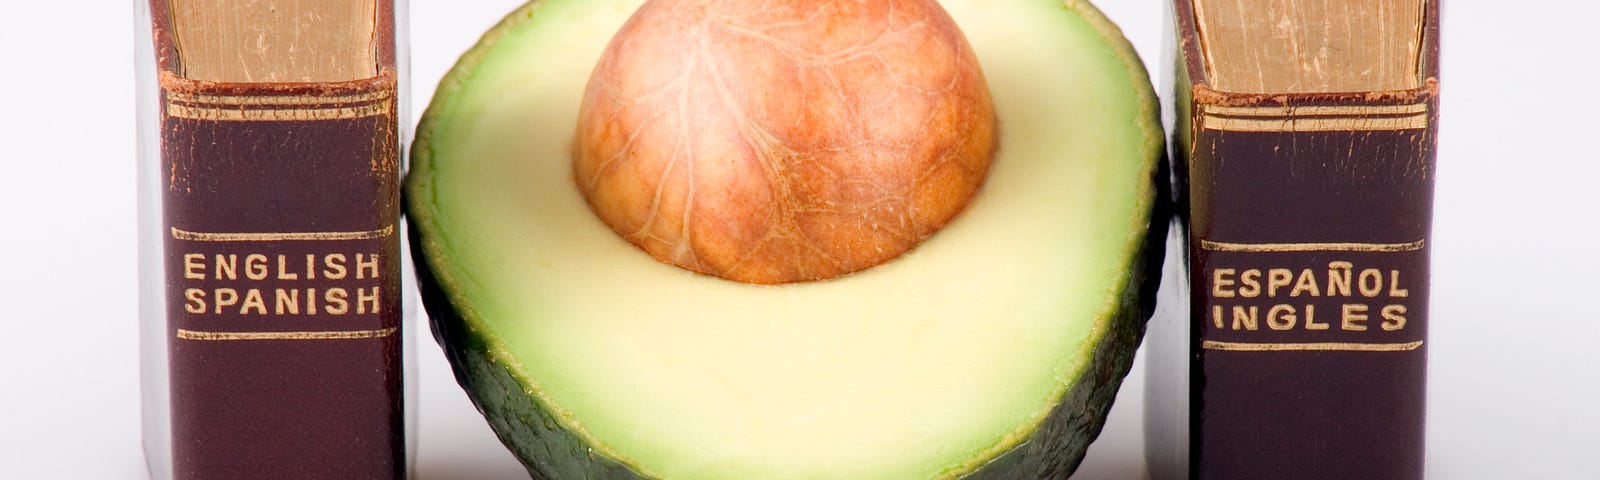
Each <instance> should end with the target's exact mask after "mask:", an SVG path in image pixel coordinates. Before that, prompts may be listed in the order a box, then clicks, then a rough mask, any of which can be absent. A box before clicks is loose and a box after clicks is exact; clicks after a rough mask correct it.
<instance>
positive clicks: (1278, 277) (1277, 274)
mask: <svg viewBox="0 0 1600 480" xmlns="http://www.w3.org/2000/svg"><path fill="white" fill-rule="evenodd" d="M1291 281H1294V273H1293V272H1290V271H1289V269H1287V268H1274V269H1271V270H1267V296H1269V297H1276V296H1278V288H1280V287H1287V286H1289V282H1291Z"/></svg>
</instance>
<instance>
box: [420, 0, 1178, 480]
mask: <svg viewBox="0 0 1600 480" xmlns="http://www.w3.org/2000/svg"><path fill="white" fill-rule="evenodd" d="M637 3H639V2H638V1H637V0H581V1H580V0H553V1H550V2H546V4H545V5H543V6H541V7H539V8H537V9H535V10H534V11H533V16H532V18H531V19H528V20H526V21H524V23H523V24H522V25H520V26H518V27H516V28H513V29H510V30H509V31H507V32H506V33H505V35H504V36H503V37H502V38H499V39H498V40H497V41H496V43H495V46H494V47H493V48H489V49H487V50H479V51H478V52H477V53H481V54H483V57H482V58H481V59H479V60H478V63H477V64H476V66H475V67H472V70H471V73H470V74H469V75H467V76H465V77H464V78H463V79H462V81H461V84H460V85H452V84H449V83H447V84H446V85H442V86H441V89H450V90H443V91H444V92H445V93H443V94H441V95H440V97H439V98H440V99H441V100H443V101H444V103H440V102H439V101H437V100H436V102H435V104H434V105H433V107H432V110H430V113H429V114H430V115H431V117H430V123H429V127H426V128H431V129H432V131H431V132H427V133H426V134H427V135H430V138H431V141H429V142H427V143H426V148H428V150H429V151H427V152H424V153H423V155H425V156H429V157H431V158H432V161H431V162H425V163H424V164H421V165H419V170H421V171H420V172H414V174H421V175H424V179H423V180H422V182H423V184H422V189H421V190H420V191H421V192H424V194H423V195H422V196H423V197H424V200H423V201H424V202H425V203H426V204H428V207H426V208H427V210H429V211H430V215H428V216H427V218H428V219H429V220H430V221H431V227H429V228H425V231H427V230H432V231H433V232H436V234H437V235H438V237H436V240H437V241H438V243H437V244H436V245H435V248H434V250H433V251H430V252H429V253H430V254H433V255H435V260H434V261H433V264H434V265H435V267H436V268H437V271H436V274H438V275H439V276H440V277H441V278H442V279H443V280H444V281H445V284H446V289H447V291H449V293H450V294H451V295H452V296H454V297H455V298H456V300H457V302H458V303H464V304H466V305H468V306H470V310H468V311H466V312H464V314H465V315H464V316H466V317H467V321H468V322H469V324H470V326H471V327H472V328H476V329H481V330H484V331H487V332H490V333H489V334H488V335H487V337H488V339H489V342H490V349H491V351H492V353H493V354H495V355H498V356H499V357H500V360H501V361H504V362H507V364H508V365H509V366H510V367H511V368H513V369H514V370H515V371H517V372H519V374H520V377H521V378H522V379H523V380H524V381H525V382H526V385H525V386H526V387H527V389H528V393H530V394H531V395H534V396H537V397H539V398H540V401H543V402H547V403H548V405H547V406H548V407H549V408H551V409H553V410H555V411H556V412H557V414H558V418H561V419H562V420H560V421H561V422H563V423H564V425H565V427H567V428H569V429H572V430H574V431H576V432H578V433H579V434H580V435H581V436H583V437H585V438H586V439H587V440H588V441H589V442H590V443H591V444H592V445H593V446H594V448H595V449H596V450H597V451H598V452H599V454H604V455H608V456H613V457H614V458H617V459H619V460H621V461H623V462H624V463H627V464H629V465H631V466H633V467H634V468H636V469H637V470H639V471H640V472H641V473H644V474H647V475H652V476H659V477H662V478H695V479H755V478H760V479H788V478H794V479H802V478H803V479H823V478H839V479H862V478H933V477H938V476H941V475H948V474H952V473H957V472H959V471H962V470H964V469H968V468H971V467H974V466H976V464H977V463H980V462H982V461H983V460H984V459H986V458H988V457H992V456H993V455H995V454H997V453H999V452H1001V451H1003V449H1005V448H1007V447H1008V446H1010V445H1011V444H1012V443H1013V442H1016V441H1018V440H1019V439H1021V438H1023V437H1025V436H1026V435H1027V434H1028V433H1030V432H1031V431H1032V429H1033V428H1034V426H1035V425H1036V424H1037V422H1038V421H1039V420H1041V419H1042V417H1043V415H1044V414H1046V413H1047V412H1048V411H1049V410H1050V409H1051V407H1052V406H1053V405H1054V404H1055V403H1056V402H1057V401H1058V400H1059V398H1060V396H1061V395H1062V394H1063V392H1064V391H1065V389H1066V385H1069V384H1071V382H1072V381H1073V380H1074V379H1075V378H1076V376H1077V375H1078V373H1079V370H1080V369H1081V367H1082V366H1083V365H1084V364H1085V363H1086V362H1087V361H1088V359H1089V354H1090V352H1091V347H1092V343H1093V341H1094V340H1097V339H1098V338H1099V336H1100V333H1101V330H1102V329H1104V328H1105V320H1106V319H1105V318H1103V317H1105V316H1106V315H1107V314H1109V312H1110V309H1111V308H1113V307H1114V305H1116V301H1115V299H1114V298H1113V297H1114V296H1115V293H1116V292H1118V291H1119V288H1121V287H1122V286H1123V285H1126V284H1127V281H1128V276H1127V275H1128V273H1127V270H1128V269H1129V268H1130V267H1129V265H1131V263H1132V261H1133V259H1132V255H1133V254H1134V252H1136V251H1137V248H1136V247H1137V245H1138V244H1139V242H1140V241H1141V240H1142V237H1141V235H1142V233H1143V231H1144V228H1145V226H1146V225H1145V222H1148V218H1149V217H1148V211H1147V210H1148V208H1149V201H1150V200H1149V199H1150V197H1151V196H1152V195H1153V193H1152V192H1151V191H1150V189H1149V185H1148V182H1149V178H1150V175H1151V173H1152V172H1151V170H1152V169H1153V168H1154V165H1153V164H1152V163H1151V162H1150V161H1149V159H1150V158H1152V155H1153V152H1152V145H1151V142H1150V141H1149V139H1150V138H1151V136H1150V132H1149V131H1148V130H1147V129H1148V128H1152V126H1151V125H1150V123H1149V120H1150V119H1148V118H1146V117H1147V116H1148V115H1149V113H1148V110H1147V109H1148V105H1143V104H1141V101H1148V98H1147V96H1146V95H1147V93H1145V92H1140V91H1137V90H1138V89H1140V88H1146V89H1147V88H1148V87H1147V86H1136V85H1135V84H1134V83H1133V82H1132V81H1131V79H1133V78H1135V75H1134V74H1133V73H1130V72H1131V71H1130V70H1129V68H1130V67H1128V66H1126V65H1125V59H1124V58H1123V57H1119V56H1118V53H1117V52H1116V51H1114V50H1112V49H1111V48H1110V47H1109V46H1107V45H1106V41H1105V40H1104V39H1102V38H1101V37H1100V34H1099V33H1097V32H1096V30H1095V29H1094V28H1093V27H1091V26H1090V25H1089V24H1088V23H1086V22H1085V21H1084V20H1083V19H1082V18H1080V17H1079V16H1078V14H1077V13H1075V12H1073V11H1071V10H1069V9H1066V8H1064V7H1063V6H1062V4H1060V3H1058V2H1055V1H1051V0H1017V1H1011V2H1003V3H1002V2H984V1H980V0H949V1H946V2H944V5H945V7H946V9H948V10H949V11H950V13H951V15H952V16H953V17H954V18H955V19H956V22H957V23H958V24H959V25H960V26H961V27H962V28H963V30H964V31H965V32H966V35H967V37H968V39H969V41H970V42H971V44H972V45H973V47H974V49H975V50H976V51H977V53H978V56H979V59H980V62H981V63H982V65H983V67H984V69H985V74H986V75H987V77H988V82H989V85H990V90H991V93H992V95H993V98H994V100H995V103H996V110H997V113H998V115H999V119H1000V122H1001V126H1000V128H1001V135H1002V138H1001V147H1000V156H999V157H997V159H996V160H995V163H994V167H993V170H992V173H991V176H990V178H989V180H988V183H987V185H986V186H985V187H984V190H983V191H981V192H980V193H979V195H978V196H977V198H976V200H975V202H974V203H973V204H972V205H971V206H970V208H969V210H968V211H967V212H966V213H964V214H962V216H960V217H958V218H957V219H956V221H954V222H953V223H951V224H950V225H949V226H948V227H946V228H945V229H944V230H942V231H940V232H939V233H938V234H936V235H935V236H933V237H932V238H930V239H929V240H928V241H927V242H926V243H924V244H923V245H921V246H920V247H918V248H917V249H916V250H914V251H912V252H911V253H909V254H907V255H905V256H903V257H901V258H899V259H897V260H895V261H893V262H891V263H889V264H886V265H882V266H879V267H875V268H872V269H869V270H867V271H864V272H861V273H859V274H856V275H852V276H848V277H844V278H841V279H836V280H833V281H825V282H815V283H805V284H790V285H785V286H757V285H749V284H741V283H735V282H730V281H726V280H720V279H716V278H712V277H707V276H701V275H696V274H693V273H690V272H688V271H685V270H682V269H679V268H677V267H674V266H670V265H666V264H663V263H659V262H657V261H655V260H654V259H652V258H651V257H649V256H648V255H646V254H645V253H643V252H641V251H640V250H638V249H637V248H635V247H634V246H632V245H631V244H629V243H627V242H626V241H624V240H623V239H622V238H620V237H618V236H617V235H616V234H615V233H613V232H612V231H611V230H610V229H608V228H607V227H606V226H605V225H604V224H603V223H601V222H600V221H599V220H598V219H597V218H595V216H594V215H593V214H592V213H590V212H589V210H588V208H587V207H586V205H585V204H584V201H583V198H582V197H581V196H580V195H579V194H578V192H577V190H576V189H575V188H574V187H573V185H572V183H571V172H570V157H569V156H568V147H569V145H568V144H569V142H570V139H571V136H572V134H573V131H574V128H575V127H574V126H575V123H574V122H575V119H576V115H577V107H578V101H579V99H580V97H581V94H582V92H583V89H584V83H585V81H586V80H587V79H588V74H589V71H590V69H591V68H592V66H593V64H594V61H595V59H597V58H598V57H599V55H600V52H601V50H602V49H603V48H604V47H605V44H606V42H607V41H608V39H609V37H610V34H611V32H613V31H614V30H615V29H616V28H617V27H618V26H619V25H620V24H621V23H622V22H623V21H624V20H625V19H626V18H627V15H628V14H629V13H630V12H631V11H632V10H633V8H634V7H635V6H636V5H637ZM1138 75H1143V73H1142V72H1138ZM1141 99H1144V100H1141ZM443 139H448V140H443ZM440 257H442V258H444V259H447V260H445V261H440V260H438V258H440Z"/></svg>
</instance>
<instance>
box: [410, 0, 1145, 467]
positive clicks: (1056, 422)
mask: <svg viewBox="0 0 1600 480" xmlns="http://www.w3.org/2000/svg"><path fill="white" fill-rule="evenodd" d="M540 3H542V2H540V1H538V0H535V1H533V2H530V3H529V4H527V5H525V6H523V7H522V8H521V9H519V10H518V11H517V12H514V13H513V14H511V15H510V16H508V17H507V20H508V21H509V20H510V19H511V18H513V17H520V16H526V15H529V14H531V12H532V10H533V9H534V8H536V7H537V6H538V5H539V4H540ZM1069 5H1071V7H1069V8H1076V9H1079V10H1080V13H1082V14H1083V15H1085V16H1086V17H1090V20H1091V23H1095V24H1096V27H1097V28H1099V29H1101V31H1102V34H1106V33H1108V32H1106V29H1107V28H1109V29H1111V32H1116V33H1117V35H1116V36H1115V37H1107V41H1108V42H1111V44H1112V45H1111V46H1112V47H1113V48H1118V49H1119V50H1121V52H1119V53H1121V54H1123V55H1124V57H1125V58H1128V59H1130V62H1129V68H1132V69H1134V70H1135V71H1134V72H1132V73H1135V74H1136V75H1142V76H1144V77H1145V78H1148V74H1147V73H1146V72H1145V70H1144V68H1143V64H1142V63H1141V62H1139V61H1138V58H1137V56H1136V55H1135V54H1133V52H1132V48H1131V46H1129V45H1127V44H1126V40H1124V39H1122V38H1121V35H1120V32H1117V31H1116V27H1115V26H1111V25H1110V23H1109V21H1107V20H1106V19H1105V17H1104V16H1103V15H1102V14H1101V13H1100V12H1099V11H1098V10H1097V9H1096V8H1095V7H1094V6H1092V5H1090V4H1088V3H1086V2H1069ZM504 26H505V25H504V24H502V25H501V26H497V27H495V28H496V29H500V28H503V27H504ZM492 33H493V31H491V34H492ZM488 36H489V35H486V36H485V38H488ZM480 47H481V45H480ZM477 48H478V47H475V48H474V50H476V49H477ZM468 55H469V56H470V55H471V52H469V54H468ZM463 60H464V61H465V59H463ZM460 68H461V66H460V65H458V66H457V67H456V70H457V71H459V70H460ZM455 74H456V73H454V71H453V72H452V74H451V76H454V75H455ZM449 79H450V77H447V79H446V81H445V82H444V83H441V86H443V85H445V84H448V82H449ZM441 88H443V87H441ZM1144 90H1145V92H1142V93H1143V94H1144V96H1145V99H1144V100H1145V101H1146V102H1154V99H1155V94H1154V92H1153V91H1152V90H1149V89H1148V87H1146V89H1144ZM446 94H447V92H445V91H441V92H438V93H437V94H436V96H435V101H437V100H438V98H439V97H442V96H444V95H446ZM1148 110H1149V111H1148V112H1146V115H1147V116H1148V117H1149V118H1147V119H1145V122H1146V126H1147V127H1148V128H1153V129H1155V131H1154V132H1153V135H1152V136H1151V137H1150V138H1149V140H1148V142H1150V143H1149V146H1148V147H1147V148H1146V151H1148V152H1151V155H1152V156H1153V157H1155V158H1153V159H1152V160H1153V161H1154V162H1155V166H1156V168H1155V169H1154V171H1153V172H1152V175H1151V178H1150V179H1149V183H1148V184H1147V185H1148V186H1149V187H1150V190H1149V192H1150V195H1151V198H1150V204H1151V210H1150V216H1149V218H1148V223H1147V225H1146V231H1145V235H1144V239H1143V241H1142V242H1141V244H1140V245H1139V246H1138V247H1137V248H1138V251H1136V252H1133V256H1132V260H1133V262H1132V264H1131V265H1130V271H1129V275H1128V279H1127V282H1126V283H1125V284H1124V285H1123V287H1122V288H1121V291H1120V292H1119V293H1118V295H1117V299H1118V306H1117V308H1116V309H1115V311H1114V312H1112V313H1111V314H1110V315H1111V318H1109V319H1108V320H1109V321H1108V322H1107V323H1106V329H1105V330H1104V331H1103V332H1102V333H1101V337H1100V338H1098V339H1095V340H1092V341H1095V342H1098V344H1097V345H1096V347H1095V351H1094V355H1093V358H1092V359H1091V361H1090V363H1089V365H1087V366H1086V367H1085V370H1084V371H1083V372H1082V373H1081V374H1080V375H1078V378H1077V380H1076V382H1075V383H1074V384H1073V385H1072V387H1071V388H1070V389H1068V390H1067V392H1066V396H1065V397H1064V398H1062V399H1061V402H1060V403H1058V404H1057V405H1056V406H1055V407H1054V408H1052V409H1051V411H1050V413H1049V414H1048V415H1047V416H1046V417H1045V419H1044V420H1043V421H1041V422H1040V424H1039V428H1038V429H1037V430H1035V431H1033V432H1032V433H1031V434H1030V435H1029V436H1028V438H1026V439H1024V440H1021V441H1019V442H1018V443H1017V444H1016V445H1015V446H1013V447H1011V448H1010V449H1008V450H1006V451H1005V452H1004V453H1001V454H1000V455H998V456H996V457H994V458H993V459H991V460H989V461H988V462H986V463H984V464H983V465H981V466H978V467H976V468H974V469H972V470H971V471H970V472H968V473H966V474H964V475H962V474H959V473H956V472H947V473H945V474H943V475H940V477H939V478H941V479H951V478H959V479H962V480H1027V479H1040V480H1042V479H1060V478H1066V477H1068V476H1070V475H1071V474H1072V472H1073V471H1075V470H1076V469H1077V468H1078V465H1079V464H1081V463H1082V462H1083V456H1084V453H1085V452H1086V451H1087V450H1088V448H1089V444H1090V443H1091V442H1093V441H1094V439H1095V438H1096V437H1098V436H1099V434H1100V431H1101V429H1102V428H1103V427H1104V426H1105V419H1106V414H1107V413H1108V412H1109V411H1110V409H1111V405H1112V401H1113V400H1114V399H1115V398H1116V394H1117V390H1118V388H1119V387H1120V386H1121V384H1122V380H1123V378H1124V377H1126V376H1127V374H1128V371H1129V369H1130V368H1131V367H1132V365H1133V357H1134V353H1135V351H1136V350H1137V349H1138V347H1139V344H1140V341H1141V340H1142V339H1143V337H1144V328H1145V323H1146V322H1147V321H1148V320H1149V319H1150V316H1151V315H1152V314H1153V313H1154V311H1155V301H1156V289H1157V287H1158V286H1159V284H1160V283H1161V282H1160V280H1161V267H1162V261H1163V258H1164V255H1165V252H1166V249H1165V248H1164V246H1165V243H1166V241H1167V231H1168V228H1169V222H1170V220H1171V218H1172V214H1173V212H1174V206H1173V202H1172V195H1171V182H1170V162H1169V161H1168V158H1167V156H1166V148H1165V146H1164V137H1165V135H1164V134H1162V133H1161V131H1160V122H1159V119H1157V118H1156V117H1157V115H1158V111H1157V110H1155V109H1154V107H1153V106H1152V107H1151V108H1150V109H1148ZM428 124H429V120H428V118H427V115H424V119H423V122H422V125H421V126H420V127H419V129H418V130H419V132H418V133H419V134H418V135H417V137H416V140H415V142H414V145H413V148H412V152H411V153H412V156H413V159H412V161H413V162H414V164H415V163H426V162H429V161H430V160H431V159H425V158H423V157H426V156H427V155H429V153H428V152H429V151H430V149H429V148H427V146H426V143H427V141H428V137H429V135H428V134H426V133H425V132H424V130H426V128H427V126H428ZM414 176H416V175H411V174H408V175H407V179H406V185H405V188H404V192H403V195H404V197H405V198H404V210H405V212H404V213H405V218H406V222H407V225H408V226H409V227H410V228H409V229H408V230H409V234H408V237H409V239H410V241H411V246H410V250H411V255H412V259H413V261H414V263H415V265H416V267H417V268H416V274H417V277H418V285H419V290H420V293H421V296H422V303H423V307H424V308H425V309H426V311H427V313H428V316H429V317H430V327H431V328H430V329H431V330H432V331H433V335H434V339H435V340H436V341H437V342H438V343H439V345H440V347H441V349H442V350H443V351H444V353H445V356H446V358H447V359H448V360H449V363H450V366H451V370H452V371H453V372H454V373H455V377H456V382H457V383H458V384H460V385H461V387H462V388H463V389H464V390H466V391H467V393H468V395H467V396H468V398H470V399H471V400H472V403H473V405H474V406H475V407H477V409H478V412H479V413H481V414H482V415H483V416H484V418H485V419H486V420H487V421H488V422H489V425H490V427H491V428H492V429H493V430H494V432H495V434H496V436H498V437H499V438H500V441H501V443H503V444H505V445H506V446H507V448H509V449H510V450H511V451H512V453H514V454H515V455H516V457H517V459H518V460H520V461H521V462H522V464H523V466H524V467H526V468H527V469H528V473H529V474H530V475H531V476H532V477H533V478H535V479H548V480H566V479H579V478H581V479H605V480H610V479H616V480H650V479H654V477H651V476H647V475H644V474H642V473H639V472H638V471H637V470H636V469H634V468H632V467H630V466H629V465H626V464H624V463H623V462H621V461H618V460H617V459H615V458H612V457H610V456H607V455H604V454H601V453H599V452H596V451H593V450H592V449H590V448H589V446H588V445H587V444H585V442H584V441H583V439H581V438H579V437H578V436H577V435H576V434H574V433H573V432H571V431H568V430H565V429H562V428H561V427H560V423H561V422H558V421H557V420H556V419H555V418H554V417H553V416H551V415H550V414H549V413H547V412H546V408H547V407H545V406H544V405H541V404H540V402H539V400H538V399H536V398H534V397H532V396H531V392H530V391H529V390H528V388H527V387H525V386H524V385H522V383H521V382H520V381H518V380H517V379H516V377H515V376H514V375H513V374H512V371H511V369H510V368H509V367H508V366H507V365H504V364H502V363H500V362H499V361H497V359H496V356H495V355H494V353H493V352H491V351H490V350H489V347H488V344H487V343H485V341H484V339H483V337H482V332H477V331H475V330H474V329H473V327H472V326H471V325H470V324H469V323H468V322H466V321H465V320H464V315H469V314H470V312H471V308H470V306H467V305H458V304H457V302H456V301H455V300H454V299H452V298H451V297H450V295H449V294H448V293H447V290H446V289H445V288H444V287H443V286H442V285H441V282H440V278H439V277H438V276H437V275H436V274H435V269H434V268H433V266H432V262H431V261H430V260H429V258H428V255H427V251H429V250H430V249H431V250H435V251H440V250H442V248H439V246H437V245H432V242H430V241H429V240H427V239H425V238H423V237H422V231H423V230H424V229H428V228H429V227H430V226H428V225H425V224H426V223H428V222H429V220H430V219H429V217H430V216H431V214H430V213H429V212H426V211H425V209H426V205H425V204H426V201H425V200H423V199H422V198H420V197H421V196H420V192H421V190H422V187H421V186H420V184H421V183H423V182H424V181H425V180H422V179H419V178H412V177H414ZM980 195H981V193H980ZM419 217H420V218H419Z"/></svg>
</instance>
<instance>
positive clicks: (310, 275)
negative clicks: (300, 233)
mask: <svg viewBox="0 0 1600 480" xmlns="http://www.w3.org/2000/svg"><path fill="white" fill-rule="evenodd" d="M316 278H317V256H316V255H312V254H309V253H307V254H306V280H314V279H316Z"/></svg>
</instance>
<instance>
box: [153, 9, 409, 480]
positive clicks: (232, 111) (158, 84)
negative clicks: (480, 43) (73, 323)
mask: <svg viewBox="0 0 1600 480" xmlns="http://www.w3.org/2000/svg"><path fill="white" fill-rule="evenodd" d="M136 5H138V7H139V10H140V13H142V14H144V15H147V16H144V17H141V20H140V21H141V23H144V25H141V26H140V31H141V32H142V35H148V40H147V42H148V43H146V44H145V45H146V46H145V48H146V50H144V51H142V52H141V54H140V56H141V58H140V62H141V63H143V65H141V66H140V68H141V69H142V70H141V85H142V86H143V87H142V88H145V89H148V91H143V92H141V98H142V99H148V105H141V113H142V114H144V115H145V116H146V117H147V119H146V120H145V121H144V122H142V123H141V128H142V129H143V130H145V131H144V132H141V135H140V137H141V142H142V143H143V144H142V147H143V149H144V150H145V152H144V153H143V154H142V158H141V181H142V182H145V183H147V185H141V189H140V190H141V199H140V200H141V204H143V205H142V207H141V213H142V214H145V215H147V216H148V217H149V218H148V219H147V220H148V221H141V225H142V227H141V228H142V229H144V231H145V233H144V234H143V235H142V236H141V241H142V242H143V243H142V245H141V257H142V258H141V270H142V274H143V281H141V288H142V289H143V290H145V292H146V294H142V295H141V299H142V300H141V301H142V305H141V317H142V320H141V321H142V322H143V324H144V329H143V336H142V339H141V340H142V347H141V348H142V350H143V356H142V358H143V361H144V365H143V367H142V375H143V389H144V413H145V417H144V430H145V451H146V458H147V463H148V465H149V469H150V474H151V477H152V478H157V479H167V478H172V479H180V480H181V479H215V478H227V479H269V478H271V479H278V478H297V479H394V478H404V477H405V475H406V469H407V461H406V433H405V421H404V418H405V409H404V398H405V394H404V391H405V386H404V381H403V378H404V377H403V365H402V363H403V362H402V342H401V339H402V335H401V331H400V329H401V318H402V317H401V301H400V299H401V262H402V258H403V257H402V254H401V236H402V232H400V231H399V228H400V226H399V225H398V224H397V221H398V219H399V213H400V210H399V191H398V185H399V184H398V181H399V175H400V169H401V167H400V163H399V160H400V158H401V156H400V148H401V147H400V145H401V140H402V139H401V135H402V129H401V126H400V123H399V118H400V117H401V115H400V108H399V103H398V98H397V92H398V91H399V82H400V76H401V73H400V72H401V69H399V68H397V62H396V49H397V35H396V33H395V32H396V25H397V22H396V13H395V5H394V3H393V2H391V1H389V0H338V1H320V0H319V1H308V0H262V1H256V2H235V1H229V0H149V1H148V3H146V1H145V0H140V1H139V2H138V3H136Z"/></svg>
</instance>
